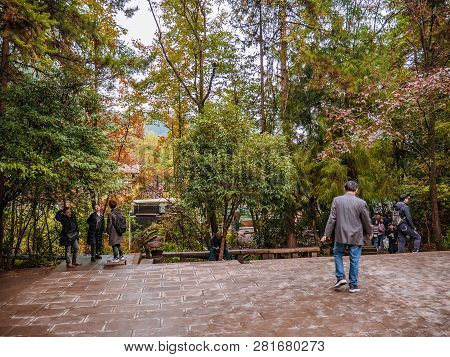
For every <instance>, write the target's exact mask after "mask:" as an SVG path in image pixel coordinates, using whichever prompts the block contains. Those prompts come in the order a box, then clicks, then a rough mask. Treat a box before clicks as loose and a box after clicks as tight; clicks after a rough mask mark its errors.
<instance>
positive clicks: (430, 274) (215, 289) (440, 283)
mask: <svg viewBox="0 0 450 357" xmlns="http://www.w3.org/2000/svg"><path fill="white" fill-rule="evenodd" d="M88 258H89V257H83V259H84V261H82V262H83V265H82V266H81V267H80V268H81V269H78V268H77V270H74V271H66V269H65V267H64V266H63V265H61V266H59V267H58V268H56V269H55V270H54V271H53V272H52V273H50V274H47V275H45V276H43V277H42V278H41V279H40V280H37V281H34V282H33V283H32V284H31V285H30V286H29V287H28V288H26V289H25V290H24V291H23V292H22V293H20V294H18V295H17V296H15V297H13V298H11V299H9V300H8V301H0V316H1V317H0V335H3V336H448V334H449V332H450V331H449V330H450V299H449V298H450V292H449V289H448V286H449V282H450V269H449V268H450V266H449V258H450V254H449V253H448V252H434V253H420V254H416V255H412V254H402V255H392V256H391V255H381V256H364V257H363V258H362V259H361V267H360V285H361V288H362V290H361V292H359V293H358V294H349V293H348V291H347V290H346V289H343V291H341V292H336V291H334V290H333V289H332V288H330V286H331V285H332V284H333V283H334V277H333V269H334V263H333V259H332V258H330V257H324V258H311V259H280V260H265V261H251V262H250V263H249V264H239V262H237V261H227V262H220V263H219V262H206V263H201V262H190V263H176V264H158V265H151V264H142V265H137V264H136V261H135V259H134V258H133V257H129V264H128V265H127V266H121V267H120V269H116V268H113V269H107V270H103V265H102V264H104V261H103V263H102V261H100V262H96V263H93V264H92V265H91V264H90V263H89V261H88ZM345 266H346V269H348V259H347V260H346V263H345ZM117 268H119V267H117ZM393 272H395V274H393Z"/></svg>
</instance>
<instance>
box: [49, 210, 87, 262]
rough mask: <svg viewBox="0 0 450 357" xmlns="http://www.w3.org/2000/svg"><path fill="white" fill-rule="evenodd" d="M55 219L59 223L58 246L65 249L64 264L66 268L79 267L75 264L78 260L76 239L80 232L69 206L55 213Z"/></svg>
mask: <svg viewBox="0 0 450 357" xmlns="http://www.w3.org/2000/svg"><path fill="white" fill-rule="evenodd" d="M55 219H56V220H57V221H58V222H60V223H61V226H62V229H61V235H60V240H59V242H60V244H61V245H62V246H64V247H65V255H66V264H67V267H68V268H74V267H75V266H78V265H81V263H78V262H77V258H78V250H79V249H80V248H79V245H78V238H79V236H80V232H79V230H78V223H77V219H76V217H75V214H74V213H73V212H72V210H71V205H70V204H68V205H67V206H65V207H64V208H63V209H61V210H59V211H58V212H57V213H56V216H55Z"/></svg>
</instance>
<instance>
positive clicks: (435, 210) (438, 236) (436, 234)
mask: <svg viewBox="0 0 450 357" xmlns="http://www.w3.org/2000/svg"><path fill="white" fill-rule="evenodd" d="M435 127H436V119H435V117H434V114H433V113H431V115H430V123H429V129H428V141H429V148H430V175H429V184H430V199H431V230H432V232H433V241H434V243H435V244H436V248H438V249H441V248H442V231H441V222H440V219H439V204H438V197H437V183H436V138H435Z"/></svg>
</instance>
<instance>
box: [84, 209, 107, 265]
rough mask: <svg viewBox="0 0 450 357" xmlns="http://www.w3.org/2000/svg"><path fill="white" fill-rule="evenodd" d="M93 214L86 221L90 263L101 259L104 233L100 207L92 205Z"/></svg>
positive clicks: (103, 221)
mask: <svg viewBox="0 0 450 357" xmlns="http://www.w3.org/2000/svg"><path fill="white" fill-rule="evenodd" d="M92 208H93V209H94V212H92V213H91V215H90V216H89V218H88V219H87V223H88V233H87V244H89V245H90V246H91V262H95V260H96V259H102V257H101V253H102V247H103V239H102V237H103V232H104V231H105V220H104V218H103V214H102V211H101V208H100V205H93V207H92Z"/></svg>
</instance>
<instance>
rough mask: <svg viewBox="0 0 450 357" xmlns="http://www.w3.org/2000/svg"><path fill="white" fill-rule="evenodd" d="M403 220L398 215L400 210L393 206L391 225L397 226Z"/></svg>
mask: <svg viewBox="0 0 450 357" xmlns="http://www.w3.org/2000/svg"><path fill="white" fill-rule="evenodd" d="M403 221H404V219H403V218H402V217H401V216H400V210H399V209H397V207H396V208H394V210H393V211H392V225H393V226H394V227H398V226H399V225H400V224H402V223H403Z"/></svg>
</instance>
